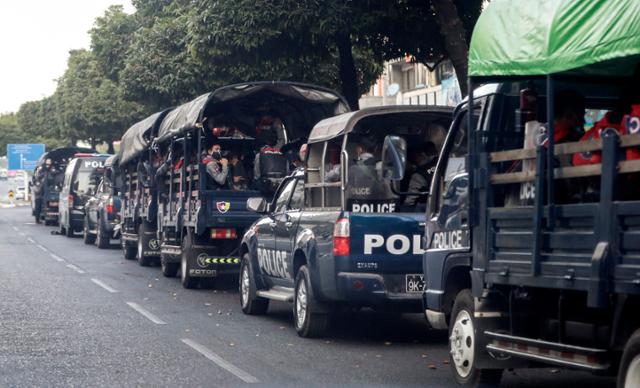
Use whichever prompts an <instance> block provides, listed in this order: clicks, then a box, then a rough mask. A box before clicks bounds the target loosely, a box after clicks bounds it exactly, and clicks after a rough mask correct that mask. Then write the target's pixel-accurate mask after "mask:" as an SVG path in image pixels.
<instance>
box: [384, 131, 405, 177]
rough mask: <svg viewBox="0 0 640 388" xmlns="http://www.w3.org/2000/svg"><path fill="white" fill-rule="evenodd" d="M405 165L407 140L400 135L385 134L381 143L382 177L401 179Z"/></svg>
mask: <svg viewBox="0 0 640 388" xmlns="http://www.w3.org/2000/svg"><path fill="white" fill-rule="evenodd" d="M406 165H407V141H406V140H405V139H404V138H402V137H400V136H395V135H388V136H386V137H385V138H384V143H383V144H382V178H383V179H390V180H392V181H399V180H402V178H403V177H404V171H405V167H406Z"/></svg>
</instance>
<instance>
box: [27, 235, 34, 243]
mask: <svg viewBox="0 0 640 388" xmlns="http://www.w3.org/2000/svg"><path fill="white" fill-rule="evenodd" d="M27 241H29V242H30V243H31V244H35V241H34V239H32V238H31V237H29V238H27Z"/></svg>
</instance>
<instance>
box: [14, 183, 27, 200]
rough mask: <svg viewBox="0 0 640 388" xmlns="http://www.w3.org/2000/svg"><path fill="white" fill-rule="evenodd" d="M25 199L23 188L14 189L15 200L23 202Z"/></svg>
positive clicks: (25, 192) (25, 191)
mask: <svg viewBox="0 0 640 388" xmlns="http://www.w3.org/2000/svg"><path fill="white" fill-rule="evenodd" d="M26 197H27V190H26V189H25V188H24V186H19V187H17V188H16V199H21V200H24V199H26Z"/></svg>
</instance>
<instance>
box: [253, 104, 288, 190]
mask: <svg viewBox="0 0 640 388" xmlns="http://www.w3.org/2000/svg"><path fill="white" fill-rule="evenodd" d="M282 130H283V128H282V121H281V120H280V119H278V118H274V117H272V116H263V117H262V118H261V119H260V120H259V122H258V127H257V128H256V134H257V137H258V138H259V139H260V140H262V142H263V143H264V146H262V148H260V151H259V152H258V153H257V154H256V157H255V160H254V164H253V177H254V182H255V184H256V187H257V189H258V190H260V191H261V192H262V193H263V194H264V195H265V196H267V197H270V196H272V195H273V193H274V192H275V190H276V188H277V187H278V185H279V184H280V181H281V180H282V178H284V177H285V176H286V175H287V173H288V167H287V158H286V157H285V156H284V155H283V154H282V151H281V150H280V146H279V143H280V141H279V136H278V135H279V132H281V131H282Z"/></svg>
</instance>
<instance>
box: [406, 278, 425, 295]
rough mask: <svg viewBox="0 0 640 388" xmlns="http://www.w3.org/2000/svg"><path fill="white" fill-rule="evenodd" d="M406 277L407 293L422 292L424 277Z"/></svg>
mask: <svg viewBox="0 0 640 388" xmlns="http://www.w3.org/2000/svg"><path fill="white" fill-rule="evenodd" d="M405 276H406V285H407V288H406V290H407V292H422V291H423V290H424V276H423V275H420V274H411V275H405Z"/></svg>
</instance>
